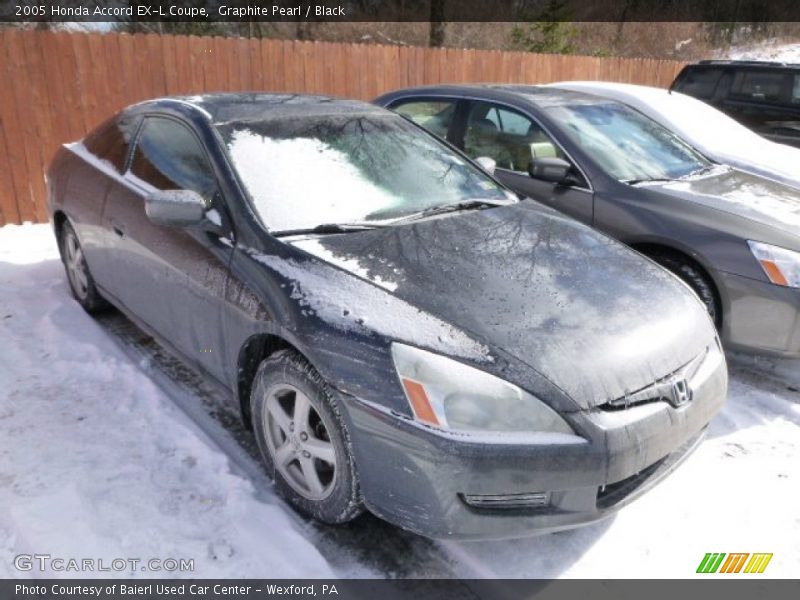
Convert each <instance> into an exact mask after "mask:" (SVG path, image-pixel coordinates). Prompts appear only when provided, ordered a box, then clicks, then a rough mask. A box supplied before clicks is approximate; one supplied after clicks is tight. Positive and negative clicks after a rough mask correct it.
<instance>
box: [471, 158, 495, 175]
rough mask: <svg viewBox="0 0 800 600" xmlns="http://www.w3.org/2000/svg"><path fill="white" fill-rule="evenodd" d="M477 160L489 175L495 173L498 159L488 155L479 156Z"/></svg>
mask: <svg viewBox="0 0 800 600" xmlns="http://www.w3.org/2000/svg"><path fill="white" fill-rule="evenodd" d="M475 162H476V163H478V164H479V165H480V166H481V168H482V169H483V170H484V171H486V172H487V173H488V174H489V175H494V170H495V169H496V168H497V161H496V160H495V159H493V158H489V157H488V156H479V157H478V158H476V159H475Z"/></svg>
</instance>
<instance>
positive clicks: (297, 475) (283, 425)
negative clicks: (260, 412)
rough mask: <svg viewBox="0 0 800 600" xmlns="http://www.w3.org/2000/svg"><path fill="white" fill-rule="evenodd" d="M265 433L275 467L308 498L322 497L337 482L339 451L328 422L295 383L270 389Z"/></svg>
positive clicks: (324, 496)
mask: <svg viewBox="0 0 800 600" xmlns="http://www.w3.org/2000/svg"><path fill="white" fill-rule="evenodd" d="M264 416H265V417H266V422H265V423H264V433H265V437H266V439H267V443H268V445H269V451H270V454H272V457H273V460H274V461H275V468H276V469H277V470H278V471H279V472H280V474H281V475H282V476H283V478H284V479H285V480H286V482H287V483H288V484H289V485H290V486H291V487H292V488H293V489H294V490H295V491H296V492H297V493H298V494H300V495H301V496H303V497H304V498H307V499H308V500H322V499H323V498H326V497H327V496H328V495H329V494H330V493H331V491H332V490H333V485H334V482H335V481H336V453H335V452H334V450H333V444H331V441H330V437H329V434H328V425H327V424H326V423H325V420H324V419H323V417H322V416H321V415H320V414H319V413H318V412H317V411H316V410H315V409H314V407H313V406H311V402H310V401H309V399H308V397H307V396H306V395H305V394H304V393H303V392H301V391H300V390H298V389H297V388H296V387H294V386H292V385H288V384H286V385H280V384H278V385H275V386H273V387H272V389H270V390H269V391H268V392H267V410H266V412H265V413H264Z"/></svg>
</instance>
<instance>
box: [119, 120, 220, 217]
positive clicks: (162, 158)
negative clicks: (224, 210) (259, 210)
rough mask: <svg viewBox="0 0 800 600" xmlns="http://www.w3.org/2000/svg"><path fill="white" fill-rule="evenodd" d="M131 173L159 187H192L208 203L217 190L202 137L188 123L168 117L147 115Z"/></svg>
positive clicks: (168, 188) (137, 144)
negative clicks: (201, 143)
mask: <svg viewBox="0 0 800 600" xmlns="http://www.w3.org/2000/svg"><path fill="white" fill-rule="evenodd" d="M131 173H133V174H134V175H135V176H136V177H138V178H139V179H141V180H143V181H146V182H147V183H149V184H150V185H152V186H153V187H155V188H157V189H160V190H193V191H195V192H197V193H198V194H200V195H201V196H202V197H203V198H204V199H205V200H206V204H207V205H208V206H211V203H212V201H213V198H214V195H215V194H216V191H217V183H216V179H215V177H214V172H213V170H212V169H211V165H210V164H209V162H208V159H207V158H206V154H205V152H204V151H203V147H202V146H201V145H200V141H199V140H198V139H197V137H196V136H195V135H194V133H192V131H191V130H190V129H189V128H188V127H186V126H185V125H182V124H181V123H179V122H177V121H175V120H173V119H169V118H166V117H147V118H146V119H145V121H144V125H143V126H142V133H141V134H140V135H139V140H138V142H137V143H136V150H135V151H134V154H133V162H132V163H131Z"/></svg>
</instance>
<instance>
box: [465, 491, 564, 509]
mask: <svg viewBox="0 0 800 600" xmlns="http://www.w3.org/2000/svg"><path fill="white" fill-rule="evenodd" d="M462 498H464V502H466V503H467V504H468V505H469V506H472V507H474V508H501V509H502V508H542V507H544V506H547V505H548V504H550V492H533V493H528V494H489V495H476V494H462Z"/></svg>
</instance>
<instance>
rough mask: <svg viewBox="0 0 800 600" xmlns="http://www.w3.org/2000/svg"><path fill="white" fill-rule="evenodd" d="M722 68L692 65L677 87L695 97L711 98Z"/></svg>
mask: <svg viewBox="0 0 800 600" xmlns="http://www.w3.org/2000/svg"><path fill="white" fill-rule="evenodd" d="M721 75H722V69H708V68H697V67H694V68H692V67H690V68H688V69H686V70H685V71H684V75H683V77H682V78H681V80H680V82H679V83H678V85H677V89H678V90H679V91H681V92H683V93H684V94H688V95H689V96H694V97H695V98H704V99H709V98H711V96H713V94H714V90H715V89H716V87H717V82H718V81H719V78H720V76H721Z"/></svg>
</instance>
